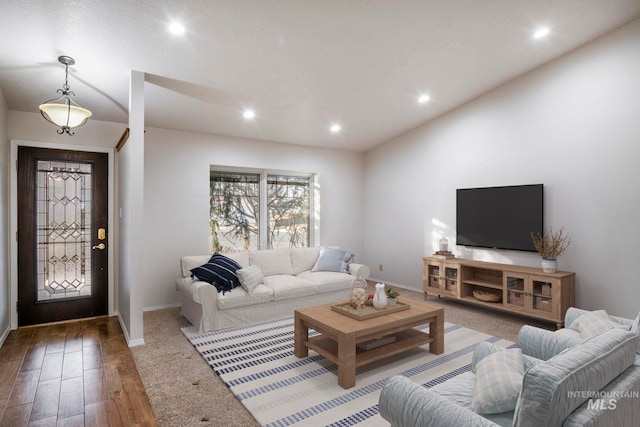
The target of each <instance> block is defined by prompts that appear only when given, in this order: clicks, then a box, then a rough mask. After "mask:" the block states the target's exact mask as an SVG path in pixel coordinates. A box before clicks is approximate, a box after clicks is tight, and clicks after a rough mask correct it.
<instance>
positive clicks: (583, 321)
mask: <svg viewBox="0 0 640 427" xmlns="http://www.w3.org/2000/svg"><path fill="white" fill-rule="evenodd" d="M569 328H570V329H573V330H576V331H578V332H580V336H582V338H584V339H589V338H593V337H595V336H596V335H600V334H601V333H603V332H604V331H608V330H609V329H611V328H621V329H627V330H629V326H627V325H623V324H621V323H618V322H615V321H613V320H611V318H610V317H609V315H608V314H607V312H606V311H605V310H596V311H590V312H588V313H585V314H583V315H581V316H579V317H577V318H576V319H575V320H574V321H573V322H572V323H571V325H569Z"/></svg>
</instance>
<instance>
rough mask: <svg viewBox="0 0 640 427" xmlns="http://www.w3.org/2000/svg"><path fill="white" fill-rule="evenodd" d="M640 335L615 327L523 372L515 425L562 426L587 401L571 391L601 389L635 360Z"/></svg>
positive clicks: (522, 426) (584, 397) (524, 426)
mask: <svg viewBox="0 0 640 427" xmlns="http://www.w3.org/2000/svg"><path fill="white" fill-rule="evenodd" d="M637 345H638V337H637V336H634V335H633V334H631V333H630V332H628V331H623V330H621V329H617V328H613V329H610V330H607V331H605V332H604V333H602V334H600V335H597V336H595V337H593V338H591V339H590V340H588V341H586V342H584V343H582V344H578V345H577V346H575V347H573V348H570V349H568V350H567V351H564V352H562V353H561V354H559V355H557V356H555V357H553V358H551V359H549V360H548V361H546V362H544V363H540V364H539V365H536V366H534V367H533V368H531V369H529V370H528V371H527V372H526V373H525V374H524V379H523V381H522V392H521V393H520V398H519V400H518V405H517V407H516V411H515V414H516V416H515V419H514V422H513V425H514V427H539V426H543V425H544V426H560V425H562V423H563V421H564V420H565V418H567V417H568V416H569V414H571V413H572V412H573V411H574V410H575V409H576V408H578V407H579V406H581V405H582V404H583V403H584V402H586V401H587V399H588V397H586V396H583V395H579V396H574V395H572V392H574V393H575V392H576V391H589V390H602V389H603V387H605V386H606V385H607V384H609V383H610V382H611V381H612V380H613V379H614V378H616V377H617V376H618V375H620V374H621V373H622V372H624V371H625V370H626V369H627V368H628V367H629V366H631V365H632V364H633V362H634V358H635V350H636V347H637Z"/></svg>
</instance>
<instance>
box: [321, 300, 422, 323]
mask: <svg viewBox="0 0 640 427" xmlns="http://www.w3.org/2000/svg"><path fill="white" fill-rule="evenodd" d="M410 307H411V306H410V305H409V304H407V303H404V302H400V301H398V302H397V303H396V305H395V306H393V307H389V306H386V307H385V308H382V309H377V308H375V307H373V306H372V305H366V304H365V305H363V306H362V311H361V312H360V314H358V313H357V312H356V309H355V308H353V307H351V305H350V304H349V303H348V302H341V303H338V304H333V305H332V306H331V310H333V311H335V312H338V313H340V314H344V315H345V316H349V317H351V318H352V319H356V320H365V319H371V318H374V317H378V316H384V315H385V314H389V313H395V312H397V311H403V310H408V309H409V308H410Z"/></svg>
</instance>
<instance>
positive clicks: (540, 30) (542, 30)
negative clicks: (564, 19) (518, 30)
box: [533, 27, 551, 39]
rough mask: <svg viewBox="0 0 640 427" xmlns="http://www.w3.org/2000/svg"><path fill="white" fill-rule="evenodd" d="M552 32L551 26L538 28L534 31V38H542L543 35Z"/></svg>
mask: <svg viewBox="0 0 640 427" xmlns="http://www.w3.org/2000/svg"><path fill="white" fill-rule="evenodd" d="M550 32H551V29H550V28H549V27H542V28H538V29H537V30H536V31H535V33H533V38H534V39H541V38H543V37H546V36H548V35H549V33H550Z"/></svg>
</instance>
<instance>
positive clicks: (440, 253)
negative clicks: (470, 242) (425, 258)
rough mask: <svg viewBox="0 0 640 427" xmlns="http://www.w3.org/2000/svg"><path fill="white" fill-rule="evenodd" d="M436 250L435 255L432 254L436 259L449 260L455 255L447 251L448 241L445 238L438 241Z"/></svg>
mask: <svg viewBox="0 0 640 427" xmlns="http://www.w3.org/2000/svg"><path fill="white" fill-rule="evenodd" d="M438 249H439V250H437V251H436V253H434V254H433V257H434V258H438V259H449V258H455V255H454V254H453V253H451V252H450V251H449V240H447V238H446V237H443V238H442V239H440V240H438Z"/></svg>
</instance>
